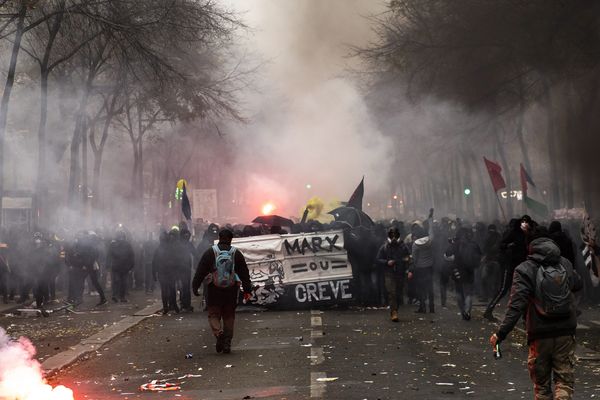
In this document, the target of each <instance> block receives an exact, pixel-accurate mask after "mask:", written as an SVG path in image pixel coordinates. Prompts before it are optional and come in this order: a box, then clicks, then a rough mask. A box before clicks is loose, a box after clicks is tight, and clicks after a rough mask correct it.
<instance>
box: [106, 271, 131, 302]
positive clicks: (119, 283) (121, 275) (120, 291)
mask: <svg viewBox="0 0 600 400" xmlns="http://www.w3.org/2000/svg"><path fill="white" fill-rule="evenodd" d="M110 277H111V280H112V297H113V300H125V299H126V297H127V285H128V284H129V271H115V270H113V271H111V276H110Z"/></svg>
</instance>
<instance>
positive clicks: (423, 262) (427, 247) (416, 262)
mask: <svg viewBox="0 0 600 400" xmlns="http://www.w3.org/2000/svg"><path fill="white" fill-rule="evenodd" d="M426 225H427V233H426V231H425V229H424V228H423V227H421V226H419V225H417V224H413V226H412V238H413V244H412V261H413V264H412V266H411V276H412V277H414V279H415V282H416V286H417V293H418V300H419V308H418V309H417V310H416V311H415V312H417V313H425V312H426V304H425V303H426V301H427V299H429V312H431V313H433V312H435V305H434V302H433V264H434V260H435V258H434V255H433V247H432V243H433V240H434V233H433V208H432V209H431V210H429V218H428V219H427V221H426Z"/></svg>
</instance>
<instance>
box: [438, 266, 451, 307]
mask: <svg viewBox="0 0 600 400" xmlns="http://www.w3.org/2000/svg"><path fill="white" fill-rule="evenodd" d="M450 272H451V268H450V265H449V264H445V265H444V266H443V267H442V269H441V271H440V300H441V304H442V307H446V301H447V300H448V285H449V284H450Z"/></svg>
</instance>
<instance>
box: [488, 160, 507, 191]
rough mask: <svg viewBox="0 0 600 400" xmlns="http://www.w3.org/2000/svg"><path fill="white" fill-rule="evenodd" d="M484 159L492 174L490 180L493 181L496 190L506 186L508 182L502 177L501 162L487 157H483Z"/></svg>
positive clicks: (489, 172)
mask: <svg viewBox="0 0 600 400" xmlns="http://www.w3.org/2000/svg"><path fill="white" fill-rule="evenodd" d="M483 161H484V162H485V167H486V168H487V170H488V174H490V180H491V181H492V186H493V187H494V192H497V191H498V190H500V189H503V188H505V187H506V182H504V178H503V177H502V167H501V166H500V164H498V163H495V162H493V161H490V160H488V159H487V158H485V157H483Z"/></svg>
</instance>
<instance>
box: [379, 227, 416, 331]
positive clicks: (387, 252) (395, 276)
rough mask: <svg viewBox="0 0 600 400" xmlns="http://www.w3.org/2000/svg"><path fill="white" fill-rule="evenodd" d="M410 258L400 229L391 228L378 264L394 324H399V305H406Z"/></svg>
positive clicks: (381, 250)
mask: <svg viewBox="0 0 600 400" xmlns="http://www.w3.org/2000/svg"><path fill="white" fill-rule="evenodd" d="M409 256H410V251H409V250H408V247H406V245H405V244H404V242H403V241H402V240H401V239H400V231H399V230H398V228H393V227H392V228H390V229H389V230H388V238H387V240H386V242H385V243H384V244H383V246H381V247H380V248H379V252H378V253H377V264H378V265H379V266H380V267H381V268H383V271H384V282H385V290H386V292H387V298H388V305H389V306H390V318H391V320H392V321H393V322H398V305H403V304H404V296H403V292H404V291H403V288H404V280H405V276H406V264H407V262H408V257H409Z"/></svg>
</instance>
